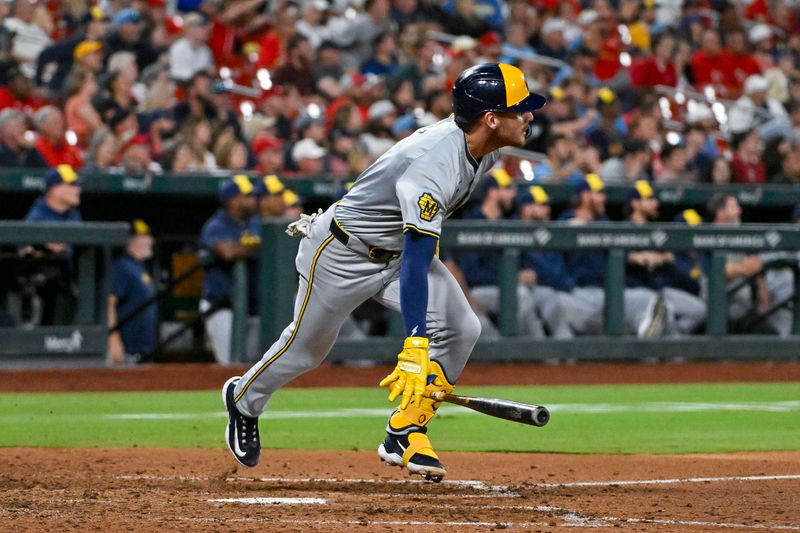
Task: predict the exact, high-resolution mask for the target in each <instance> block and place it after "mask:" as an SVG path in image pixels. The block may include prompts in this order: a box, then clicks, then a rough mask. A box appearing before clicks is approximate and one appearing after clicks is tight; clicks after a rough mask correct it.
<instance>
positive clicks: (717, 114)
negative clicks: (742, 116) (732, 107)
mask: <svg viewBox="0 0 800 533" xmlns="http://www.w3.org/2000/svg"><path fill="white" fill-rule="evenodd" d="M711 111H713V112H714V118H716V119H717V122H719V123H720V124H727V123H728V112H727V110H726V109H725V106H724V105H722V102H716V103H715V104H714V105H712V106H711Z"/></svg>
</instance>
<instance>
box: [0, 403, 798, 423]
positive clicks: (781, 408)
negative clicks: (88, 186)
mask: <svg viewBox="0 0 800 533" xmlns="http://www.w3.org/2000/svg"><path fill="white" fill-rule="evenodd" d="M547 408H548V409H549V410H550V412H551V413H569V414H601V413H694V412H707V411H761V412H772V413H788V412H794V411H800V401H794V400H792V401H775V402H643V403H628V404H626V403H619V404H617V403H556V404H550V405H548V406H547ZM387 412H388V411H387V410H386V409H383V408H345V409H333V410H327V411H313V410H312V411H269V410H268V411H267V412H266V413H264V419H265V420H285V419H296V418H301V419H302V418H372V417H386V413H387ZM439 414H440V416H462V415H479V414H480V413H477V412H476V411H473V410H471V409H467V408H466V407H460V406H451V405H446V406H442V408H441V410H440V411H439ZM10 416H16V415H10ZM81 416H83V417H85V418H91V417H93V416H95V417H96V415H79V416H77V417H73V416H67V417H59V419H60V420H61V419H62V418H68V419H71V418H81ZM227 416H228V414H227V413H225V412H222V411H214V412H205V413H114V414H106V415H102V418H104V419H107V420H202V419H209V418H226V417H227ZM6 418H7V417H5V416H0V420H5V419H6Z"/></svg>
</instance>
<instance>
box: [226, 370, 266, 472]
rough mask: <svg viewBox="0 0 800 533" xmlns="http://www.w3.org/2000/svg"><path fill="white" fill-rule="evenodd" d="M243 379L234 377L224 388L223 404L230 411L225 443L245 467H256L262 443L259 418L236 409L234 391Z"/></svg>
mask: <svg viewBox="0 0 800 533" xmlns="http://www.w3.org/2000/svg"><path fill="white" fill-rule="evenodd" d="M239 379H241V377H240V376H234V377H232V378H231V379H229V380H228V381H226V382H225V385H223V387H222V402H223V403H224V404H225V408H226V409H227V410H228V427H227V428H226V429H225V442H226V443H227V444H228V449H229V450H230V451H231V453H232V454H233V457H234V458H235V459H236V460H237V461H239V463H240V464H242V465H244V466H251V467H252V466H256V465H257V464H258V459H259V457H260V456H261V443H260V442H259V437H258V417H250V416H245V415H243V414H242V413H240V412H239V410H238V409H237V408H236V402H235V401H234V397H235V394H234V389H235V388H236V384H237V383H238V382H239Z"/></svg>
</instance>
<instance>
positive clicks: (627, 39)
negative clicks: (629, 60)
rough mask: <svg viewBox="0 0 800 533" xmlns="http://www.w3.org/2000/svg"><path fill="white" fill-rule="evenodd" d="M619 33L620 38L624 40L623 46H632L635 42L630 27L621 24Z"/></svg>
mask: <svg viewBox="0 0 800 533" xmlns="http://www.w3.org/2000/svg"><path fill="white" fill-rule="evenodd" d="M617 31H618V32H619V36H620V38H621V39H622V43H623V44H626V45H627V44H631V42H633V40H632V39H631V32H630V30H629V29H628V27H627V26H626V25H624V24H620V25H619V26H617Z"/></svg>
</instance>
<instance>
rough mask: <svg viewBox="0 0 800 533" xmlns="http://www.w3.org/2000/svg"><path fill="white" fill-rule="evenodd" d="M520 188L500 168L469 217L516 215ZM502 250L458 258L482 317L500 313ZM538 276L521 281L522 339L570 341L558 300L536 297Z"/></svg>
mask: <svg viewBox="0 0 800 533" xmlns="http://www.w3.org/2000/svg"><path fill="white" fill-rule="evenodd" d="M516 191H517V187H516V184H515V183H514V181H513V179H512V178H511V176H510V175H509V174H508V172H506V171H505V170H504V169H502V168H499V169H495V170H493V171H492V172H491V175H490V176H488V177H487V178H486V179H485V180H484V196H483V202H481V204H480V205H478V206H476V207H475V208H473V209H472V210H470V211H469V212H468V213H467V215H466V216H465V218H466V219H471V220H489V221H491V220H501V219H504V218H509V217H510V216H511V215H512V214H513V212H514V205H515V197H516ZM501 253H502V251H501V250H499V249H496V250H491V249H490V250H480V251H479V250H470V251H466V252H462V253H459V254H457V263H458V266H459V267H460V268H461V271H462V272H463V273H464V277H465V278H466V280H467V284H468V285H469V288H470V291H471V296H472V300H473V302H474V303H477V304H478V305H477V306H478V311H477V312H478V313H480V312H481V311H482V312H486V313H489V314H490V315H492V316H494V317H497V316H498V314H499V312H500V254H501ZM535 293H536V276H535V272H534V271H532V270H529V269H522V270H520V272H519V273H518V280H517V325H518V330H519V333H520V335H524V336H529V337H544V336H546V335H548V334H549V335H551V336H554V337H557V338H570V337H572V332H571V331H570V329H569V327H568V326H567V323H566V320H565V318H564V313H563V311H562V309H561V306H560V304H559V303H558V301H557V300H553V301H550V302H546V301H543V300H541V299H539V298H537V297H536V294H535Z"/></svg>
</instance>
